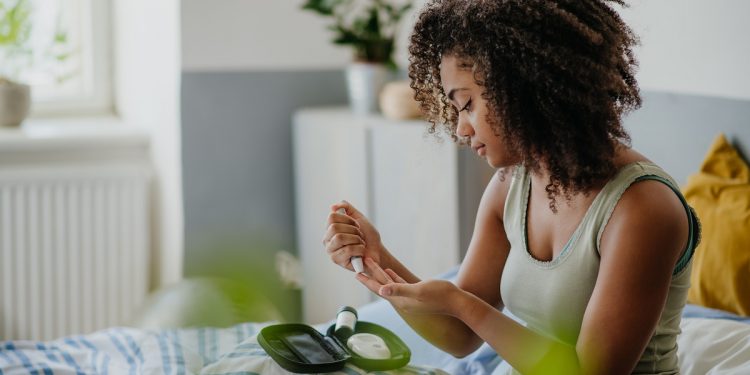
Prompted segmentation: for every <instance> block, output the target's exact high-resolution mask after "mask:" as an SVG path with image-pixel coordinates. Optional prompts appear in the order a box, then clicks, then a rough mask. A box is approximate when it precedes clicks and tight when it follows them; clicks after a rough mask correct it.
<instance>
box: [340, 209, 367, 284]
mask: <svg viewBox="0 0 750 375" xmlns="http://www.w3.org/2000/svg"><path fill="white" fill-rule="evenodd" d="M336 212H337V213H340V214H342V215H346V209H344V208H343V207H341V208H339V209H338V210H336ZM349 261H350V262H351V263H352V267H354V271H355V272H357V273H365V265H364V264H362V257H359V256H357V257H352V258H351V259H349Z"/></svg>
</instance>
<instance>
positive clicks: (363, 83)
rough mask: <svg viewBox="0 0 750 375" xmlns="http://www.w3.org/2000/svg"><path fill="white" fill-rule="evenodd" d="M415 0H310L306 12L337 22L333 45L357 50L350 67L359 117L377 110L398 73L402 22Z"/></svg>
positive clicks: (349, 82)
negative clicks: (398, 34)
mask: <svg viewBox="0 0 750 375" xmlns="http://www.w3.org/2000/svg"><path fill="white" fill-rule="evenodd" d="M411 6H412V0H407V1H399V2H398V3H396V2H395V1H389V0H366V1H364V0H306V1H305V3H304V4H303V5H302V9H304V10H309V11H312V12H315V13H318V14H320V15H321V16H324V17H330V18H332V19H333V24H331V25H330V26H329V29H330V30H331V31H333V32H334V33H335V37H334V39H333V43H335V44H338V45H348V46H351V47H352V48H353V49H354V61H353V62H352V63H351V64H350V65H349V66H348V67H347V70H346V80H347V86H348V93H349V104H350V105H351V107H352V110H353V111H354V112H355V113H357V114H368V113H373V112H376V111H377V107H378V106H377V103H378V94H379V92H380V90H381V89H382V87H383V85H384V84H385V83H386V82H387V81H388V78H389V76H390V71H393V70H396V68H397V66H396V63H395V61H394V60H393V53H394V40H395V37H396V31H397V29H398V23H399V21H400V20H401V18H402V17H403V15H404V14H405V13H406V12H407V11H408V10H409V9H410V8H411Z"/></svg>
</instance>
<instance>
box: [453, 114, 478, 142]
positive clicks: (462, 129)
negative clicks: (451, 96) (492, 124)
mask: <svg viewBox="0 0 750 375" xmlns="http://www.w3.org/2000/svg"><path fill="white" fill-rule="evenodd" d="M466 117H467V116H465V115H463V114H461V113H459V114H458V123H457V124H456V135H457V136H459V137H461V138H468V137H471V136H472V135H473V134H474V128H473V127H472V126H471V124H470V123H469V121H468V119H467V118H466Z"/></svg>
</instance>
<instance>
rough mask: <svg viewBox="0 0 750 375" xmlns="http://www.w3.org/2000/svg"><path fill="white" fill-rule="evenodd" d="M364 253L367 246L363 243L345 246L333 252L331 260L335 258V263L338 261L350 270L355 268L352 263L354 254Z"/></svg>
mask: <svg viewBox="0 0 750 375" xmlns="http://www.w3.org/2000/svg"><path fill="white" fill-rule="evenodd" d="M364 253H365V247H364V246H362V245H350V246H345V247H342V248H339V249H338V250H336V251H335V252H333V253H331V260H333V263H336V264H338V265H339V266H341V267H344V268H346V269H348V270H354V268H352V265H351V258H352V257H353V256H362V255H363V254H364Z"/></svg>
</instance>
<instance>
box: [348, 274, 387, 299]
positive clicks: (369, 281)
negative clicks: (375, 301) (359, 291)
mask: <svg viewBox="0 0 750 375" xmlns="http://www.w3.org/2000/svg"><path fill="white" fill-rule="evenodd" d="M355 277H356V278H357V281H359V282H360V283H362V284H363V285H364V286H365V287H367V289H370V291H371V292H373V293H375V294H377V295H380V293H378V291H379V290H380V288H381V287H382V286H383V284H381V283H379V282H378V281H377V280H375V279H373V278H371V277H369V276H367V275H365V274H363V273H358V274H357V275H356V276H355Z"/></svg>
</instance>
